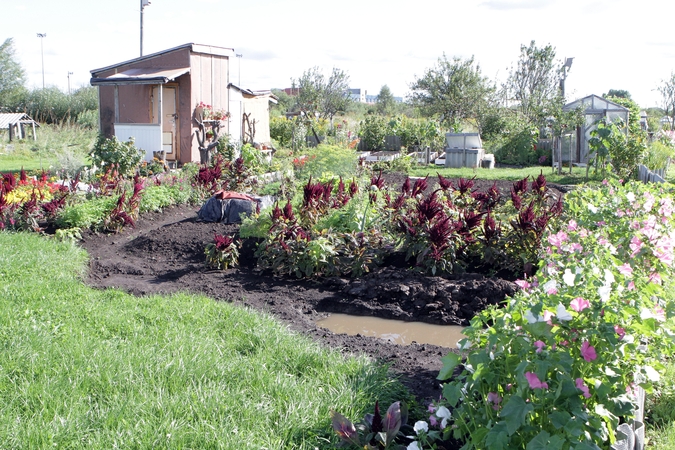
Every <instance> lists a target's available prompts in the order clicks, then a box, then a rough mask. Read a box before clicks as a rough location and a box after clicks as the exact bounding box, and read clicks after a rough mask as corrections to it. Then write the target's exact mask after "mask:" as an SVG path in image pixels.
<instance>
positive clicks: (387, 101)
mask: <svg viewBox="0 0 675 450" xmlns="http://www.w3.org/2000/svg"><path fill="white" fill-rule="evenodd" d="M395 107H396V102H395V100H394V94H392V93H391V89H389V86H387V85H386V84H385V85H384V86H382V87H381V88H380V93H379V94H377V99H376V100H375V109H376V110H377V113H378V114H381V115H383V116H388V115H391V114H392V113H393V112H394V108H395Z"/></svg>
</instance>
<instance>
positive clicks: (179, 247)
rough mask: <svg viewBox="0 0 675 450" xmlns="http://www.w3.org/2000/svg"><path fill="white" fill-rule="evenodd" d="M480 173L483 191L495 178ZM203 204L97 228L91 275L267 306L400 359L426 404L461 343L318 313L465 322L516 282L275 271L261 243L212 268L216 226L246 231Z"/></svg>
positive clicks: (346, 345) (306, 329) (323, 336)
mask: <svg viewBox="0 0 675 450" xmlns="http://www.w3.org/2000/svg"><path fill="white" fill-rule="evenodd" d="M402 180H403V179H402V178H401V177H391V176H390V177H389V179H388V184H389V185H390V186H400V182H402ZM430 181H431V180H430ZM476 181H477V188H479V189H481V190H485V189H487V188H488V187H490V186H491V185H492V183H493V182H492V181H481V180H476ZM396 183H398V184H396ZM431 184H433V183H431ZM511 185H512V183H511V182H506V181H504V182H498V184H497V186H498V187H499V188H500V190H501V191H502V192H503V193H504V194H506V195H508V193H509V190H510V188H511ZM559 189H560V190H558V189H556V190H554V191H553V192H554V193H557V194H560V192H561V191H562V190H563V189H562V188H561V187H560V188H559ZM198 210H199V206H179V207H172V208H168V209H166V210H165V211H163V212H162V213H150V214H146V215H144V216H143V217H141V218H140V219H139V220H138V221H137V224H136V226H135V228H128V229H126V230H124V231H123V232H122V233H120V234H116V235H104V234H95V233H87V234H86V235H85V236H84V240H83V243H82V245H83V247H84V248H85V249H86V250H87V251H88V252H89V255H90V265H89V274H88V283H89V284H91V285H92V286H95V287H99V288H106V287H116V288H121V289H123V290H125V291H127V292H130V293H132V294H134V295H147V294H154V293H171V292H176V291H192V292H199V293H203V294H206V295H208V296H210V297H212V298H214V299H216V300H218V301H228V302H232V303H235V304H240V305H245V306H247V307H250V308H254V309H256V310H260V311H265V312H267V313H270V314H272V315H273V316H275V317H276V318H278V319H279V320H280V321H282V322H283V323H285V324H287V325H288V326H289V328H290V329H292V330H295V331H297V332H299V333H302V334H304V335H307V336H310V337H311V338H313V339H314V340H316V341H319V342H321V343H322V344H325V345H327V346H330V347H333V348H337V349H340V350H341V351H342V352H343V353H345V354H365V355H368V356H370V357H372V358H375V359H377V360H379V361H382V362H384V363H388V364H390V365H391V368H392V371H393V372H394V373H395V374H396V375H398V376H399V377H400V378H401V380H402V381H403V383H404V384H405V385H406V386H408V387H409V389H410V390H411V391H412V393H413V394H414V395H415V396H416V397H417V399H418V401H420V402H421V403H423V404H424V403H428V402H429V401H430V400H432V399H435V398H436V399H437V398H438V397H439V396H440V394H441V386H440V384H439V382H438V381H437V380H436V375H437V374H438V371H439V369H440V367H441V361H440V358H441V357H442V356H443V355H445V354H446V353H448V352H450V351H457V350H456V349H449V348H443V347H438V346H434V345H428V344H424V345H422V344H417V343H413V344H412V345H409V346H399V345H396V344H393V343H390V342H387V341H384V340H380V339H377V338H373V337H365V336H347V335H343V334H334V333H332V332H330V331H328V330H326V329H324V328H321V327H318V326H317V325H316V321H317V320H319V319H321V318H324V317H326V316H327V315H328V314H330V313H331V312H344V313H350V314H358V315H368V316H377V317H384V318H395V319H400V320H407V321H412V320H414V321H424V322H428V323H434V324H460V325H464V324H467V323H468V320H469V319H471V317H472V316H473V315H474V314H475V312H476V311H478V310H481V309H483V308H485V307H486V306H487V305H488V304H496V303H499V302H501V301H503V300H504V299H505V298H506V297H507V296H510V295H512V294H513V293H514V292H515V290H516V287H515V285H514V284H513V283H512V282H511V281H508V280H505V279H500V278H490V277H486V276H484V275H481V274H475V273H469V274H465V275H461V276H452V277H447V278H441V277H427V276H422V275H420V274H417V273H414V272H410V271H406V270H404V269H401V268H396V267H393V266H388V267H382V268H381V269H379V270H377V271H375V272H373V273H371V274H368V275H367V276H365V277H364V278H362V279H359V280H352V279H349V278H344V279H343V278H339V279H337V278H332V279H328V280H318V281H308V280H297V279H292V278H275V277H273V276H272V275H271V274H269V273H264V272H263V273H261V272H260V271H257V270H255V258H254V257H253V250H254V249H253V246H252V245H247V246H244V248H242V253H241V258H240V266H239V267H237V268H233V269H229V270H226V271H219V270H211V269H209V268H207V267H206V265H205V256H204V248H205V246H206V245H207V244H208V243H210V242H213V236H214V234H215V233H218V234H232V233H237V232H238V225H233V224H221V223H205V222H200V221H199V220H198V218H197V211H198Z"/></svg>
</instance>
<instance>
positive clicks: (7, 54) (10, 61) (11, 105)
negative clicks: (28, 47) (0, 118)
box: [0, 38, 26, 111]
mask: <svg viewBox="0 0 675 450" xmlns="http://www.w3.org/2000/svg"><path fill="white" fill-rule="evenodd" d="M25 83H26V73H25V72H24V70H23V67H21V64H19V62H18V61H17V60H16V57H15V55H14V41H13V39H12V38H8V39H6V40H5V42H4V43H3V44H2V45H0V111H10V110H13V109H15V108H16V105H17V103H18V101H19V100H20V99H21V97H22V96H23V94H24V93H25V91H26V88H25Z"/></svg>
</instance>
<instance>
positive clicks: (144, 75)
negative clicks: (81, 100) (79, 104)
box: [91, 67, 190, 86]
mask: <svg viewBox="0 0 675 450" xmlns="http://www.w3.org/2000/svg"><path fill="white" fill-rule="evenodd" d="M189 71H190V68H189V67H181V68H179V69H129V70H125V71H124V72H119V73H115V74H112V75H110V76H108V77H105V78H92V79H91V85H92V86H99V85H102V84H111V85H115V84H117V85H122V84H165V83H168V82H169V81H172V80H175V79H176V78H178V77H179V76H181V75H184V74H186V73H188V72H189Z"/></svg>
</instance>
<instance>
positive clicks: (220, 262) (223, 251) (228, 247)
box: [204, 233, 241, 270]
mask: <svg viewBox="0 0 675 450" xmlns="http://www.w3.org/2000/svg"><path fill="white" fill-rule="evenodd" d="M240 245H241V243H240V242H238V241H237V240H236V239H235V238H234V237H233V236H227V235H220V234H217V233H216V234H215V235H214V237H213V242H212V243H210V244H208V245H207V246H206V249H205V251H204V253H205V254H206V264H207V265H208V266H210V267H214V268H216V269H223V270H227V269H229V268H230V267H235V266H236V265H237V264H239V246H240Z"/></svg>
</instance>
